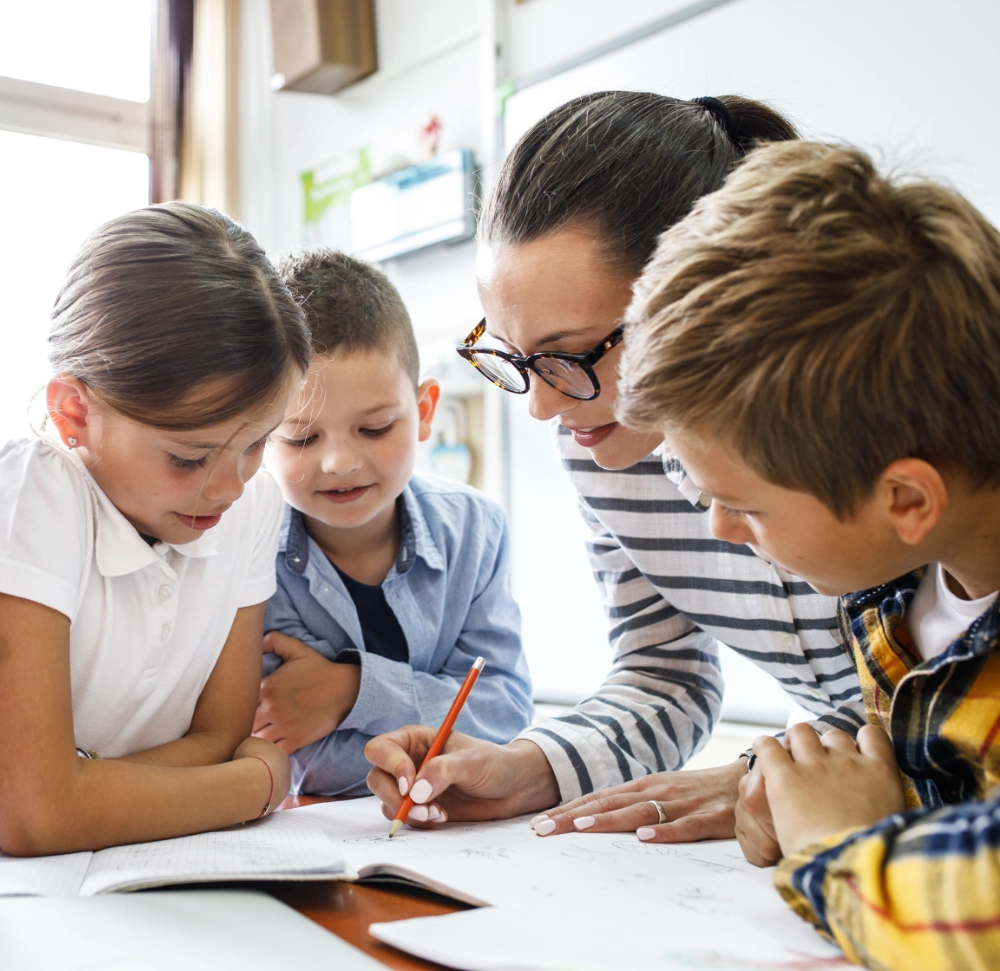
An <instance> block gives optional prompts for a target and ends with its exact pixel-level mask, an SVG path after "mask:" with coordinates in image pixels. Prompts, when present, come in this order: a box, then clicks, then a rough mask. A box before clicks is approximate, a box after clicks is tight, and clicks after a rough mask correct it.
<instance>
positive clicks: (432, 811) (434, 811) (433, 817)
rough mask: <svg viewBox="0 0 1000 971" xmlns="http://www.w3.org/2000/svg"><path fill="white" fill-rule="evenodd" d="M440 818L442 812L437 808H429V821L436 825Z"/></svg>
mask: <svg viewBox="0 0 1000 971" xmlns="http://www.w3.org/2000/svg"><path fill="white" fill-rule="evenodd" d="M440 818H441V810H440V809H438V807H437V806H428V807H427V819H428V820H429V821H430V822H432V823H436V822H437V821H438V820H439V819H440Z"/></svg>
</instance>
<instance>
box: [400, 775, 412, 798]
mask: <svg viewBox="0 0 1000 971" xmlns="http://www.w3.org/2000/svg"><path fill="white" fill-rule="evenodd" d="M398 781H399V794H400V795H401V796H405V795H406V792H407V790H408V789H409V788H410V783H409V782H407V781H406V776H405V775H401V776H400V777H399V780H398Z"/></svg>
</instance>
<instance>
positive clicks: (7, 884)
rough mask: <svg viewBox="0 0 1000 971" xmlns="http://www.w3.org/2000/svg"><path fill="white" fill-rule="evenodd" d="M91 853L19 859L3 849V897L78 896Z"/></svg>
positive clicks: (0, 885)
mask: <svg viewBox="0 0 1000 971" xmlns="http://www.w3.org/2000/svg"><path fill="white" fill-rule="evenodd" d="M90 857H91V854H90V853H64V854H62V855H61V856H35V857H17V856H8V855H7V854H6V853H4V852H3V851H2V850H0V897H11V896H22V895H36V894H37V895H40V896H48V897H75V896H76V895H77V894H78V893H79V892H80V886H81V884H82V883H83V878H84V876H86V873H87V865H88V864H89V863H90Z"/></svg>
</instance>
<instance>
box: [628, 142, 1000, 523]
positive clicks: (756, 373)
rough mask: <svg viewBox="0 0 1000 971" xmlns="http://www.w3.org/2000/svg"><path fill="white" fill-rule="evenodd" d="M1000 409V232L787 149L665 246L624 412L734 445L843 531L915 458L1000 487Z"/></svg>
mask: <svg viewBox="0 0 1000 971" xmlns="http://www.w3.org/2000/svg"><path fill="white" fill-rule="evenodd" d="M998 392H1000V233H998V232H997V230H996V229H994V227H993V226H991V225H990V224H989V223H988V222H987V221H986V219H985V218H984V217H983V216H982V215H981V214H980V213H979V212H978V211H977V210H976V209H975V207H973V206H972V205H971V204H970V203H969V202H967V201H966V200H965V199H963V198H962V197H961V196H959V195H958V194H957V193H955V192H953V191H950V190H948V189H946V188H944V187H942V186H940V185H936V184H934V183H931V182H926V181H908V180H904V179H900V178H895V177H891V176H886V175H882V174H880V173H879V172H878V171H877V170H876V168H875V165H874V164H873V162H872V160H871V159H870V158H869V157H868V156H867V155H866V154H865V153H863V152H861V151H859V150H857V149H854V148H850V147H839V146H833V145H824V144H817V143H809V142H787V143H779V144H772V145H768V146H766V147H763V148H761V149H759V150H757V151H756V152H754V153H753V154H752V155H751V156H750V157H749V158H748V160H747V161H746V162H745V163H744V164H743V165H742V166H741V167H740V168H738V169H737V170H736V172H735V173H734V174H733V175H732V176H731V177H730V178H729V180H728V182H727V183H726V185H725V186H724V187H723V188H722V189H720V190H719V191H718V192H716V193H714V194H713V195H710V196H707V197H706V198H704V199H703V200H702V201H701V202H700V203H699V204H698V205H697V206H696V207H695V209H694V210H693V211H692V213H691V215H690V216H689V217H688V218H687V219H686V220H685V221H684V222H682V223H680V224H679V225H677V226H675V227H674V228H672V229H671V230H669V231H668V232H667V233H665V234H664V236H663V238H662V240H661V241H660V244H659V246H658V248H657V250H656V253H655V254H654V256H653V258H652V260H651V261H650V263H649V265H648V266H647V268H646V270H645V272H644V273H643V275H642V277H641V278H640V279H639V281H638V282H637V284H636V288H635V296H634V299H633V302H632V305H631V307H630V309H629V312H628V314H627V330H626V349H625V353H624V356H623V360H622V380H621V386H620V392H619V397H618V405H617V408H618V416H619V417H620V419H621V420H622V421H623V422H624V423H626V424H627V425H629V426H631V427H633V428H640V429H657V430H662V431H664V432H666V433H668V434H669V433H670V432H674V433H676V432H693V433H695V434H707V435H710V436H712V437H714V438H718V439H720V440H722V441H724V442H725V443H727V444H728V445H730V446H732V447H733V448H734V449H735V450H736V451H737V453H738V454H739V455H740V456H741V457H742V459H743V460H744V461H745V462H746V464H747V465H748V466H750V468H751V469H753V470H754V471H755V472H756V473H757V474H758V475H760V476H762V477H763V478H765V479H767V480H769V481H771V482H773V483H775V484H777V485H781V486H784V487H786V488H792V489H799V490H802V491H805V492H808V493H810V494H812V495H814V496H816V497H817V498H818V499H820V500H821V501H822V502H823V503H824V504H825V505H826V506H828V507H829V508H830V509H831V510H832V511H833V512H834V513H836V514H837V515H838V516H841V517H843V516H846V515H848V514H850V512H851V511H852V510H853V509H854V508H855V506H856V504H857V502H858V501H859V500H861V499H863V498H865V497H866V496H868V495H870V494H871V490H872V488H873V487H874V484H875V482H876V480H877V479H878V476H879V475H880V474H881V473H882V471H883V470H884V469H885V468H886V466H888V465H889V464H890V463H891V462H893V461H895V460H897V459H900V458H904V457H917V458H922V459H925V460H926V461H928V462H931V463H932V464H934V465H935V466H936V467H938V468H941V469H953V470H956V471H959V472H961V473H964V474H965V475H966V476H968V477H969V479H970V481H971V482H972V484H973V486H974V487H981V486H985V485H996V484H998V483H1000V393H998Z"/></svg>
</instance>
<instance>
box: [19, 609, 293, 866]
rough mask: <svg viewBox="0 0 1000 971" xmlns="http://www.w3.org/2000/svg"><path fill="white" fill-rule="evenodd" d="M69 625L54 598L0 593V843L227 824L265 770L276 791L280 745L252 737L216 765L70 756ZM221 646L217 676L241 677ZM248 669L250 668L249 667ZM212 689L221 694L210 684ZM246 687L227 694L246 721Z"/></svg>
mask: <svg viewBox="0 0 1000 971" xmlns="http://www.w3.org/2000/svg"><path fill="white" fill-rule="evenodd" d="M258 609H259V608H251V609H250V613H251V614H252V612H253V611H254V610H258ZM242 613H243V612H241V614H242ZM245 623H246V624H250V620H249V619H246V621H245ZM243 624H244V620H243V618H242V617H241V618H240V619H239V623H238V625H235V626H239V627H240V628H241V629H245V628H243ZM235 626H234V634H233V635H231V637H230V640H229V641H227V644H226V649H225V652H224V653H227V654H228V651H229V647H230V642H231V641H232V640H233V637H234V636H235ZM69 627H70V625H69V620H68V619H67V618H66V617H65V616H64V615H63V614H61V613H59V612H58V611H56V610H52V609H51V608H49V607H45V606H42V605H41V604H38V603H35V602H34V601H30V600H24V599H21V598H19V597H12V596H8V595H0V849H2V850H4V851H5V852H7V853H12V854H15V855H21V856H33V855H40V854H51V853H69V852H74V851H77V850H94V849H99V848H101V847H105V846H113V845H118V844H122V843H133V842H141V841H146V840H155V839H166V838H169V837H172V836H183V835H187V834H189V833H195V832H201V831H204V830H210V829H217V828H219V827H222V826H228V825H232V824H234V823H238V822H242V821H244V820H248V819H253V818H255V817H256V816H258V815H259V814H260V812H261V810H262V809H263V808H264V805H265V804H266V803H267V802H268V798H269V793H270V792H271V788H272V784H271V775H272V774H273V777H274V791H273V794H272V795H271V797H270V801H271V804H272V805H274V804H277V803H278V802H279V801H280V800H281V799H282V798H283V797H284V796H285V794H286V792H287V790H288V780H289V770H288V761H287V757H286V756H285V755H284V753H283V752H281V751H280V750H279V749H278V748H277V747H276V746H273V745H271V744H270V743H267V742H264V741H262V740H260V739H253V740H251V741H250V742H249V743H245V745H244V746H241V747H240V750H239V751H238V752H237V753H236V754H237V755H238V756H239V755H246V756H249V755H254V756H258V757H259V758H249V757H239V758H236V759H235V760H234V761H231V762H225V763H223V764H221V765H202V766H196V767H175V766H164V765H150V764H142V763H141V762H140V763H138V764H137V763H136V762H131V761H125V760H122V759H108V760H94V761H92V760H89V759H81V758H79V757H78V756H77V755H76V745H75V741H74V735H73V711H72V699H71V693H70V666H69ZM242 649H247V650H248V648H240V650H242ZM230 657H231V655H229V656H228V657H227V661H226V664H225V665H224V666H223V676H222V680H223V681H224V682H226V683H240V684H242V681H240V680H239V679H236V681H231V680H230V675H227V674H225V669H226V668H228V665H229V658H230ZM220 663H221V659H220ZM233 663H235V661H234V662H233ZM258 663H259V662H258ZM252 670H254V672H255V674H254V676H255V678H256V667H255V666H254V667H253V668H252ZM212 680H214V674H213V678H212ZM211 683H212V682H211V680H210V684H211ZM220 690H221V686H220ZM208 691H209V686H208V685H206V692H208ZM211 698H213V699H216V700H217V699H218V696H217V695H216V694H215V693H214V690H213V692H212V693H211ZM246 698H247V695H246V693H245V689H244V694H243V695H242V696H241V700H240V702H239V703H237V704H235V707H237V708H240V707H241V706H243V707H245V708H246V710H245V711H243V712H242V714H241V716H240V717H241V718H242V724H243V725H244V726H246V725H248V722H249V718H250V711H252V704H248V703H247V700H246ZM210 703H211V702H210V699H209V698H206V697H205V696H204V695H203V697H202V699H201V701H200V702H199V706H198V708H199V712H202V713H203V716H196V719H197V718H198V717H204V718H207V717H208V708H207V707H204V708H203V706H208V705H209V704H210ZM228 725H229V723H228V722H227V727H226V728H224V729H220V728H219V727H218V726H217V725H216V724H215V723H214V722H213V728H212V729H211V730H210V731H209V734H210V735H214V733H216V732H219V731H221V732H223V733H226V732H232V733H235V731H236V728H235V725H236V718H235V716H233V719H232V727H228ZM227 737H228V736H227ZM190 744H191V745H192V746H201V745H205V748H204V749H201V748H199V751H203V752H205V753H207V752H208V750H210V749H215V751H217V752H218V751H221V750H222V747H223V742H222V741H221V736H220V737H219V738H218V739H216V740H214V741H212V742H204V740H203V741H202V742H195V741H192V742H191V743H190ZM225 744H228V741H227V742H226V743H225ZM215 746H218V748H215ZM166 747H167V746H164V747H163V748H166ZM170 758H171V759H172V758H173V756H172V755H171V756H170ZM260 759H264V760H265V761H266V763H267V766H266V767H265V765H264V763H263V762H261V761H260ZM268 768H270V770H271V771H270V773H269V772H268Z"/></svg>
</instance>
